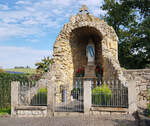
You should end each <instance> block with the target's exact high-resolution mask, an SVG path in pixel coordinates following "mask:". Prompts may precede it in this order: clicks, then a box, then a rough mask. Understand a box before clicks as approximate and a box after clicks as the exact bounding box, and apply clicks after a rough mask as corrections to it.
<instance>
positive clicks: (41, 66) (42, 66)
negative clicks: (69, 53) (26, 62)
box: [35, 56, 53, 73]
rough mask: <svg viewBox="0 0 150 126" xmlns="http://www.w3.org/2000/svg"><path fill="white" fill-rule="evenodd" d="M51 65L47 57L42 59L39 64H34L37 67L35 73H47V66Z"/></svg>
mask: <svg viewBox="0 0 150 126" xmlns="http://www.w3.org/2000/svg"><path fill="white" fill-rule="evenodd" d="M52 63H53V59H51V58H50V57H49V56H48V57H44V58H43V59H42V61H41V62H38V63H36V64H35V66H37V68H36V69H37V71H38V72H40V73H44V72H47V71H48V69H49V65H50V64H52Z"/></svg>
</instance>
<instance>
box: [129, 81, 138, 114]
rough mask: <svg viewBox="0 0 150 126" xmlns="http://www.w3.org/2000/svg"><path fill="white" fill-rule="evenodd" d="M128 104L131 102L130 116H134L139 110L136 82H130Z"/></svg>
mask: <svg viewBox="0 0 150 126" xmlns="http://www.w3.org/2000/svg"><path fill="white" fill-rule="evenodd" d="M128 102H129V114H133V113H134V112H135V111H136V110H137V104H136V81H135V80H130V81H129V82H128Z"/></svg>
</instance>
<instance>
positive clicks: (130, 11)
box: [101, 0, 150, 69]
mask: <svg viewBox="0 0 150 126" xmlns="http://www.w3.org/2000/svg"><path fill="white" fill-rule="evenodd" d="M149 7H150V2H148V0H143V1H142V2H141V1H140V0H134V1H132V0H120V1H116V0H104V4H103V5H102V7H101V8H102V9H103V10H105V11H107V14H106V15H105V18H104V19H105V21H106V22H107V23H108V24H109V25H111V26H113V28H114V30H115V31H116V34H117V35H118V38H119V50H118V51H119V53H118V54H119V61H120V64H121V66H122V67H125V68H128V69H130V68H134V69H137V68H150V44H149V42H150V29H149V25H150V24H149V22H150V9H149Z"/></svg>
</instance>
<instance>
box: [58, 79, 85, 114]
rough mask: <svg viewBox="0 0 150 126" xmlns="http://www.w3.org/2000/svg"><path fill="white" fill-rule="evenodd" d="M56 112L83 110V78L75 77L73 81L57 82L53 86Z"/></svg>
mask: <svg viewBox="0 0 150 126" xmlns="http://www.w3.org/2000/svg"><path fill="white" fill-rule="evenodd" d="M55 94H56V104H55V111H56V112H82V111H83V78H80V77H77V78H75V79H74V82H73V83H71V82H58V83H57V85H56V88H55Z"/></svg>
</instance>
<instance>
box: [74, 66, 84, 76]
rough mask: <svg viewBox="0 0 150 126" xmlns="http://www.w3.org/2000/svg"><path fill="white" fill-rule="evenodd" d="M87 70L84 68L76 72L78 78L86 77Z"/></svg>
mask: <svg viewBox="0 0 150 126" xmlns="http://www.w3.org/2000/svg"><path fill="white" fill-rule="evenodd" d="M84 73H85V69H84V67H81V68H79V69H78V70H77V72H76V77H84Z"/></svg>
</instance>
